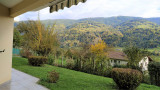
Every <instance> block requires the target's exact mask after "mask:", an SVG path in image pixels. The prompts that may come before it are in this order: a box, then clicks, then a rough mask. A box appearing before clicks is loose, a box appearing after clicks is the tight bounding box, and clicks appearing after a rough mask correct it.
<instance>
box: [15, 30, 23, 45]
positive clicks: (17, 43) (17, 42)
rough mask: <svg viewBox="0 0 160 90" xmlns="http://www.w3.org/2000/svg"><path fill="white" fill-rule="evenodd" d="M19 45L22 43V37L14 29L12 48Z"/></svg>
mask: <svg viewBox="0 0 160 90" xmlns="http://www.w3.org/2000/svg"><path fill="white" fill-rule="evenodd" d="M21 43H22V37H21V35H20V32H19V31H18V30H17V29H16V28H15V29H14V37H13V47H14V48H17V47H20V46H21Z"/></svg>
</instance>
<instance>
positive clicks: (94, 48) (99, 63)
mask: <svg viewBox="0 0 160 90" xmlns="http://www.w3.org/2000/svg"><path fill="white" fill-rule="evenodd" d="M106 48H107V45H106V43H105V42H104V41H103V40H99V41H98V43H97V44H94V45H91V48H90V50H91V52H92V53H93V54H94V55H96V60H95V61H94V63H95V65H94V68H95V69H97V71H98V73H100V74H101V73H102V72H103V69H104V67H106V66H107V63H108V62H107V56H108V53H107V52H106V51H105V49H106Z"/></svg>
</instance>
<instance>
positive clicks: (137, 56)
mask: <svg viewBox="0 0 160 90" xmlns="http://www.w3.org/2000/svg"><path fill="white" fill-rule="evenodd" d="M123 52H124V53H125V54H126V55H127V57H128V59H129V62H128V66H129V67H131V68H136V67H139V66H138V63H139V61H140V60H141V59H142V57H144V56H147V55H149V53H148V51H146V50H145V49H144V50H142V49H140V48H137V47H134V46H132V47H126V48H125V49H124V50H123Z"/></svg>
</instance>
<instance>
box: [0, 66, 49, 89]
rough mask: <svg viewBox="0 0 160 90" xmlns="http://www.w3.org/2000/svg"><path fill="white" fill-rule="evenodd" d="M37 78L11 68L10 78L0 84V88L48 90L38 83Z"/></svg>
mask: <svg viewBox="0 0 160 90" xmlns="http://www.w3.org/2000/svg"><path fill="white" fill-rule="evenodd" d="M38 80H39V79H38V78H36V77H33V76H31V75H28V74H26V73H23V72H21V71H18V70H15V69H12V80H11V81H8V82H6V83H4V84H2V85H0V90H48V89H47V88H45V87H43V86H41V85H38V84H37V81H38Z"/></svg>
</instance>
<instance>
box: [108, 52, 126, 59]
mask: <svg viewBox="0 0 160 90" xmlns="http://www.w3.org/2000/svg"><path fill="white" fill-rule="evenodd" d="M108 56H109V58H111V59H118V60H128V58H127V55H126V54H125V53H123V52H120V51H109V52H108Z"/></svg>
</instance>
